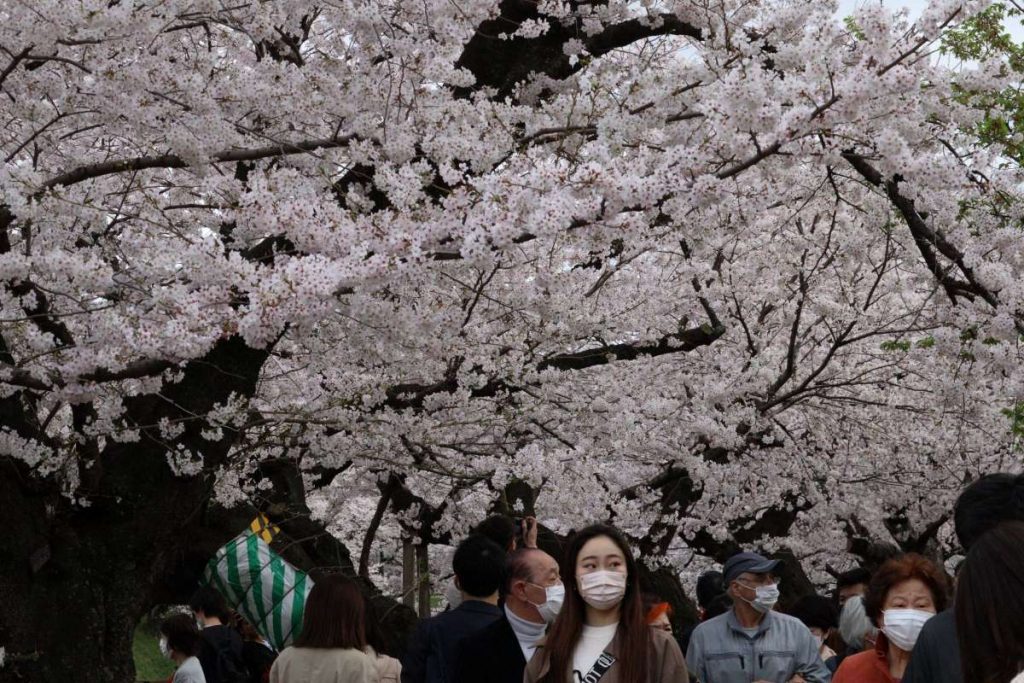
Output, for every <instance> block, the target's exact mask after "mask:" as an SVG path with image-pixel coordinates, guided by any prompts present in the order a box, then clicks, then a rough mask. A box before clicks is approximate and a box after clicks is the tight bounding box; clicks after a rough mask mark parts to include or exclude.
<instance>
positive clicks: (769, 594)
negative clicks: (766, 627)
mask: <svg viewBox="0 0 1024 683" xmlns="http://www.w3.org/2000/svg"><path fill="white" fill-rule="evenodd" d="M737 583H739V582H737ZM740 585H741V586H743V587H744V588H748V589H749V588H753V590H754V593H756V594H757V597H755V598H754V599H753V600H747V599H746V598H744V597H743V596H740V599H741V600H743V601H744V602H746V603H748V604H749V605H750V606H751V607H753V608H754V609H756V610H757V611H758V612H760V613H761V614H767V613H768V612H771V611H772V608H773V607H775V603H777V602H778V601H779V584H777V583H773V584H769V585H767V586H757V587H756V588H754V587H753V586H747V585H744V584H742V583H740Z"/></svg>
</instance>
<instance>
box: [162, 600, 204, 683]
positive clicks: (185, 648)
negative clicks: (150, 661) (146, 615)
mask: <svg viewBox="0 0 1024 683" xmlns="http://www.w3.org/2000/svg"><path fill="white" fill-rule="evenodd" d="M202 644H203V639H202V636H200V635H199V629H198V628H197V627H196V622H195V619H193V618H192V617H190V616H189V615H187V614H175V615H174V616H172V617H168V618H167V619H164V621H163V623H162V624H160V652H161V653H162V654H163V656H164V657H167V658H168V659H170V660H171V661H173V662H174V664H175V666H177V668H176V669H175V671H174V677H173V678H172V679H171V683H206V676H204V675H203V665H202V664H200V663H199V657H198V656H197V655H198V654H199V650H200V648H201V647H202Z"/></svg>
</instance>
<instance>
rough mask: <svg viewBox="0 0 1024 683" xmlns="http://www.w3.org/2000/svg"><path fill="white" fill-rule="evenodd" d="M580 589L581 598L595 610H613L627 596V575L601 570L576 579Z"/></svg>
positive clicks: (581, 575)
mask: <svg viewBox="0 0 1024 683" xmlns="http://www.w3.org/2000/svg"><path fill="white" fill-rule="evenodd" d="M576 583H577V584H578V585H579V588H580V597H582V598H583V602H585V603H587V604H588V605H590V606H591V607H593V608H594V609H601V610H605V609H611V608H612V607H615V606H616V605H618V604H619V603H620V602H622V599H623V598H624V597H625V595H626V575H625V573H623V572H610V571H607V570H604V569H601V570H599V571H596V572H590V573H589V574H580V575H578V576H577V577H576Z"/></svg>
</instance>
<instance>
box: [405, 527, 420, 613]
mask: <svg viewBox="0 0 1024 683" xmlns="http://www.w3.org/2000/svg"><path fill="white" fill-rule="evenodd" d="M417 586H418V582H417V580H416V546H414V545H413V544H412V541H411V540H410V539H408V538H403V539H402V604H404V605H405V606H406V607H408V608H409V609H416V588H417Z"/></svg>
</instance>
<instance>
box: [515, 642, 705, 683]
mask: <svg viewBox="0 0 1024 683" xmlns="http://www.w3.org/2000/svg"><path fill="white" fill-rule="evenodd" d="M618 644H619V636H618V634H616V635H615V637H614V638H612V642H611V643H610V644H609V645H608V647H607V648H606V650H607V651H608V652H609V653H611V654H613V655H616V656H618V654H619V647H618ZM549 669H550V666H549V664H548V658H547V656H546V653H545V651H544V641H543V640H541V642H540V643H538V644H537V652H536V653H534V655H533V658H532V659H530V663H529V664H527V665H526V673H525V674H524V675H523V683H537V681H538V680H539V679H540V678H541V676H544V675H546V674H547V672H548V670H549ZM584 675H586V672H584ZM688 681H689V674H688V673H687V671H686V661H685V660H684V659H683V653H682V652H681V651H680V650H679V645H678V644H677V643H676V641H675V639H674V638H673V637H672V636H671V635H669V634H668V633H666V632H664V631H661V630H659V629H651V648H650V650H649V652H648V659H647V681H646V683H687V682H688ZM564 683H572V677H571V674H568V675H566V677H565V680H564ZM601 683H640V682H639V681H624V680H622V679H621V678H619V668H618V667H617V666H616V665H615V664H612V666H611V668H610V669H608V672H607V673H605V675H604V676H603V677H602V678H601Z"/></svg>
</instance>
